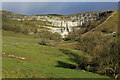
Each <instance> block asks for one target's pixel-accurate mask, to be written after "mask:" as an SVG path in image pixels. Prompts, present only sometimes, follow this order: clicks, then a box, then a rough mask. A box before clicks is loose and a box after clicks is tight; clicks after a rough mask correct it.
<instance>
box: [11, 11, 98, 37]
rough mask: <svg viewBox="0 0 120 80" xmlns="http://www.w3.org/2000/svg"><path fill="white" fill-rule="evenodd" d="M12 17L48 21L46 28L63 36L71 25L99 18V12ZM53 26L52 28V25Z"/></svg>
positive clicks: (78, 24) (70, 28) (71, 28)
mask: <svg viewBox="0 0 120 80" xmlns="http://www.w3.org/2000/svg"><path fill="white" fill-rule="evenodd" d="M12 19H16V20H41V21H47V22H50V23H49V24H48V25H49V26H46V27H47V28H49V29H51V30H50V31H51V32H53V33H54V32H58V33H60V34H61V35H62V37H63V38H65V36H66V35H68V34H69V32H72V31H73V27H75V26H80V25H84V24H85V23H86V22H87V21H91V20H97V19H99V13H91V14H90V13H84V14H81V15H74V16H65V17H61V16H51V15H44V16H28V17H25V18H23V19H22V18H16V17H12ZM53 26H54V27H55V28H54V27H53Z"/></svg>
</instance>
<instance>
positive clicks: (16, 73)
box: [2, 37, 106, 78]
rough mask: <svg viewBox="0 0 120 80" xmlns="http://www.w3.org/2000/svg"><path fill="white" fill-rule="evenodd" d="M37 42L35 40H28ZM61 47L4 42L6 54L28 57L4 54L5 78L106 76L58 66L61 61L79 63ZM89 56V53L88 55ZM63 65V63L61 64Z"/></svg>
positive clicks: (17, 40) (6, 38)
mask: <svg viewBox="0 0 120 80" xmlns="http://www.w3.org/2000/svg"><path fill="white" fill-rule="evenodd" d="M3 40H4V42H17V43H20V41H22V42H23V43H26V42H27V39H26V40H25V39H21V38H20V39H17V38H14V39H13V38H8V37H3ZM28 42H29V43H35V41H34V40H32V39H31V40H28ZM60 49H61V48H59V47H49V46H42V45H39V44H15V43H3V52H5V53H6V55H15V56H19V57H24V58H26V59H25V60H20V59H16V58H10V57H8V56H3V65H2V67H3V70H2V72H3V78H5V77H7V78H25V77H26V78H27V77H28V78H35V77H36V78H52V77H54V78H106V77H105V76H100V75H97V74H93V73H89V72H83V71H82V70H75V69H69V68H63V67H57V66H56V65H58V64H59V63H58V62H59V61H61V62H64V63H65V64H71V65H77V64H76V63H75V62H73V61H71V60H70V59H69V58H74V57H72V56H71V57H70V56H69V55H66V54H64V53H63V52H61V51H60ZM68 50H69V51H71V52H72V53H73V54H78V55H84V53H83V52H81V51H77V50H70V49H68ZM87 56H88V55H87ZM59 65H61V64H59Z"/></svg>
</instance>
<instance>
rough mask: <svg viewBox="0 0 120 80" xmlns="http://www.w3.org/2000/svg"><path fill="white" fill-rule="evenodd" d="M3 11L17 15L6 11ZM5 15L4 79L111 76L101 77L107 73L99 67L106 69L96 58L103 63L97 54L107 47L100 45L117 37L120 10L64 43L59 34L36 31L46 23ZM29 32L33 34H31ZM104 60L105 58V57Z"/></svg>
mask: <svg viewBox="0 0 120 80" xmlns="http://www.w3.org/2000/svg"><path fill="white" fill-rule="evenodd" d="M4 14H5V15H8V14H9V15H16V14H12V13H6V12H5V13H4ZM5 15H4V17H3V24H2V25H3V34H2V35H3V37H2V38H3V43H2V44H3V45H2V47H3V49H2V50H3V52H2V54H3V55H2V56H3V60H2V61H3V64H2V67H3V69H2V72H3V75H2V76H3V78H108V77H107V76H108V75H105V76H102V75H104V73H103V74H102V75H99V74H101V73H102V71H101V72H100V71H99V70H104V68H105V67H104V66H102V65H101V64H102V63H101V64H100V67H99V64H98V63H100V62H97V61H98V60H100V61H101V62H102V60H101V59H98V60H97V59H96V57H97V58H98V56H99V54H98V52H100V50H103V49H104V50H103V51H106V47H108V46H105V47H104V46H103V45H102V46H101V45H98V44H104V43H105V41H106V42H108V44H109V42H114V41H115V40H116V37H115V35H116V33H114V32H116V31H117V20H116V17H117V13H116V14H115V15H114V16H112V17H111V18H110V19H109V20H107V21H106V22H105V23H104V24H102V25H101V26H99V27H97V26H96V27H97V28H94V30H93V31H92V30H90V31H88V32H87V33H85V34H84V36H77V37H75V39H73V40H70V41H64V40H62V42H59V41H60V40H58V38H60V37H58V38H56V37H57V36H59V35H57V36H56V35H55V34H52V33H50V32H45V30H44V31H43V32H42V31H41V32H39V33H36V29H37V28H39V29H43V27H38V26H36V24H40V25H42V26H43V25H46V23H47V22H44V21H27V20H25V21H17V20H11V19H9V18H7V17H6V16H5ZM18 16H20V15H18ZM21 17H25V15H21ZM113 22H114V23H113ZM113 26H114V27H113ZM81 30H82V29H81ZM29 32H34V34H32V35H31V34H29ZM38 34H39V37H38ZM77 35H79V34H77ZM45 36H47V37H45ZM43 38H44V39H43ZM44 40H47V41H50V42H51V43H54V44H55V46H53V45H43V44H40V43H41V42H42V41H44ZM75 40H76V41H77V42H75ZM108 40H110V41H108ZM50 42H48V43H50ZM96 45H97V46H96ZM105 45H106V44H105ZM113 48H115V47H113ZM110 49H111V48H110ZM111 52H112V51H111ZM101 53H103V54H104V53H107V52H101ZM102 56H103V55H102ZM110 57H111V56H110ZM102 59H103V60H104V61H105V58H102ZM107 60H108V61H109V59H107ZM103 64H104V63H103ZM96 66H97V67H96ZM101 66H102V67H103V69H102V68H101ZM76 68H80V69H78V70H77V69H76ZM91 72H93V73H91ZM96 73H99V74H96ZM116 73H117V72H116ZM110 77H111V76H110Z"/></svg>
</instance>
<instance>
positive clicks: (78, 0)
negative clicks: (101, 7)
mask: <svg viewBox="0 0 120 80" xmlns="http://www.w3.org/2000/svg"><path fill="white" fill-rule="evenodd" d="M2 2H119V0H2Z"/></svg>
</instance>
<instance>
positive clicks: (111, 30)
mask: <svg viewBox="0 0 120 80" xmlns="http://www.w3.org/2000/svg"><path fill="white" fill-rule="evenodd" d="M118 27H119V26H118V11H117V10H116V12H115V13H114V14H113V15H112V16H111V17H109V18H108V19H107V20H106V21H104V22H103V23H102V24H100V25H99V26H97V27H96V28H94V29H92V30H90V31H89V32H86V33H85V34H83V35H81V36H80V37H79V39H78V42H79V45H78V49H80V50H82V51H84V52H86V53H88V54H90V55H91V56H94V59H93V62H95V65H96V66H94V67H95V68H96V73H100V74H103V75H107V76H110V77H112V78H120V71H119V69H120V67H119V65H120V64H119V63H120V54H119V53H120V48H119V46H120V45H119V37H118V36H119V35H118ZM95 60H96V61H95Z"/></svg>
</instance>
